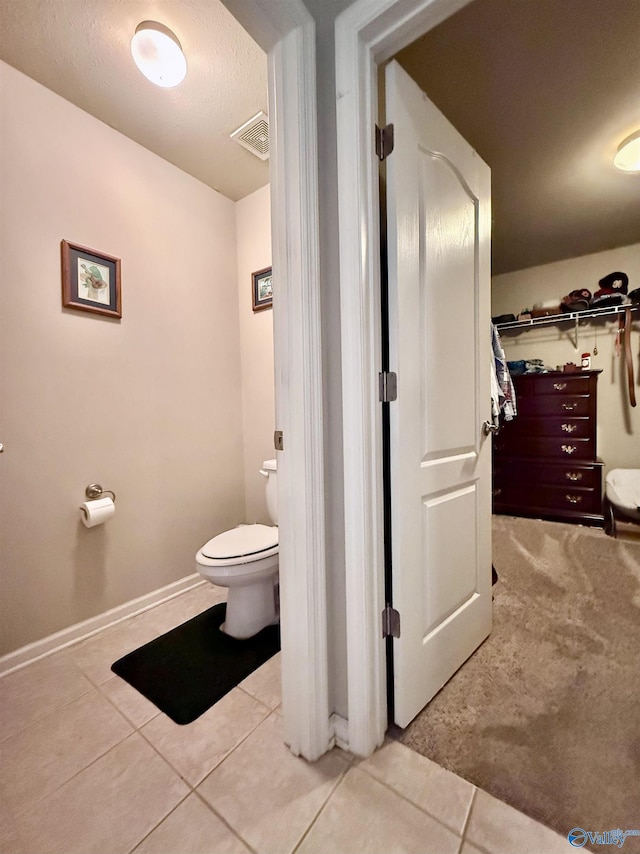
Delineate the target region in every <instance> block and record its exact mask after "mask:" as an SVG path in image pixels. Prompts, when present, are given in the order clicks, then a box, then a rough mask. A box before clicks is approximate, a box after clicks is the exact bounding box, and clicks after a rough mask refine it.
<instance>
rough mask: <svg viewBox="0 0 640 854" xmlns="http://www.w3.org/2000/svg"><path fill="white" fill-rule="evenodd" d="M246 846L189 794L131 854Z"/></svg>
mask: <svg viewBox="0 0 640 854" xmlns="http://www.w3.org/2000/svg"><path fill="white" fill-rule="evenodd" d="M250 850H251V849H249V848H247V846H246V845H244V843H242V842H241V841H240V840H239V839H238V837H237V836H235V835H234V834H233V833H232V832H231V831H230V830H229V828H228V827H227V826H226V825H225V824H224V822H222V821H220V819H219V818H218V817H217V816H216V815H214V814H213V812H212V811H211V810H210V809H209V807H208V806H206V805H205V804H204V803H203V802H202V801H201V800H200V798H199V797H198V796H197V795H189V797H188V798H187V799H186V800H185V801H183V802H182V803H181V804H179V805H178V806H177V807H176V809H175V810H174V811H173V812H172V813H171V814H170V815H168V816H167V818H165V820H164V821H163V822H162V823H161V824H159V825H158V827H156V829H155V830H154V831H153V832H152V833H151V834H149V836H147V838H146V839H145V840H144V841H143V842H141V843H140V845H138V847H137V848H136V849H135V851H134V852H133V854H187V852H188V854H250Z"/></svg>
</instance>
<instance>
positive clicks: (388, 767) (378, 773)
mask: <svg viewBox="0 0 640 854" xmlns="http://www.w3.org/2000/svg"><path fill="white" fill-rule="evenodd" d="M359 767H360V769H361V770H362V771H366V772H367V773H368V774H371V776H373V777H375V778H376V779H377V780H380V781H381V782H382V783H386V784H387V785H388V786H391V788H393V789H395V790H396V792H399V793H400V794H401V795H403V796H404V797H405V798H407V800H410V801H411V802H412V803H414V804H415V805H416V806H417V807H420V809H422V810H425V811H426V812H428V813H430V815H432V816H434V818H436V819H438V821H440V822H442V823H443V824H446V825H447V827H450V828H451V830H453V831H454V833H458V834H461V833H462V830H463V828H464V824H465V821H466V819H467V815H468V813H469V807H470V805H471V799H472V798H473V791H474V786H473V785H472V784H471V783H468V782H467V781H466V780H463V779H462V777H458V776H457V775H456V774H452V773H451V771H447V770H446V769H445V768H442V767H440V765H436V763H435V762H432V761H431V760H430V759H427V758H426V757H424V756H421V755H420V754H419V753H416V752H415V751H413V750H410V749H409V748H408V747H405V745H404V744H400V743H399V742H397V741H389V742H387V743H386V744H385V745H383V747H382V748H381V749H380V750H377V751H376V752H375V753H374V754H373V756H371V757H370V758H369V759H366V760H365V761H363V762H362V763H360V765H359Z"/></svg>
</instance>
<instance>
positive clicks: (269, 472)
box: [196, 460, 278, 639]
mask: <svg viewBox="0 0 640 854" xmlns="http://www.w3.org/2000/svg"><path fill="white" fill-rule="evenodd" d="M260 474H261V475H262V476H263V477H264V478H266V481H267V482H266V488H267V509H268V511H269V516H270V518H271V521H272V522H273V523H274V524H273V526H271V525H238V527H237V528H232V529H231V530H230V531H224V532H223V533H222V534H218V535H217V536H216V537H213V538H212V539H211V540H208V541H207V542H206V543H205V544H204V545H203V546H202V548H201V549H199V550H198V552H197V554H196V569H197V571H198V572H199V573H200V575H202V576H203V577H204V578H206V579H207V581H210V582H211V583H212V584H216V585H218V587H227V588H228V589H229V594H228V596H227V614H226V619H225V622H224V623H223V624H222V626H221V627H220V628H221V630H222V631H223V632H225V634H227V635H230V636H231V637H234V638H239V639H243V638H250V637H252V636H253V635H255V634H257V633H258V632H259V631H260V630H261V629H263V628H264V627H265V626H269V625H273V624H274V623H277V622H278V609H277V604H276V595H277V594H276V588H277V584H278V527H277V522H278V508H277V485H276V461H275V460H265V462H264V463H263V464H262V468H261V469H260Z"/></svg>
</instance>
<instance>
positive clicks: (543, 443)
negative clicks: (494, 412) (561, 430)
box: [494, 432, 595, 460]
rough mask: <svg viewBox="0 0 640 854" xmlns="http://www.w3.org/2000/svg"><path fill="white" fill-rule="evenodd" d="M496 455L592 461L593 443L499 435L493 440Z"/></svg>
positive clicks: (586, 440) (588, 441)
mask: <svg viewBox="0 0 640 854" xmlns="http://www.w3.org/2000/svg"><path fill="white" fill-rule="evenodd" d="M494 442H495V444H494V448H495V450H496V452H497V453H498V454H503V453H506V454H511V455H513V456H520V457H555V458H556V459H569V460H593V459H594V458H595V453H594V451H595V443H594V441H593V439H574V438H573V436H571V437H569V436H567V438H566V439H564V438H561V437H558V438H555V439H554V438H547V437H537V436H536V437H533V436H527V437H524V438H523V437H522V436H520V435H519V434H517V433H514V434H513V435H510V434H509V433H508V432H505V433H499V434H498V435H497V436H496V438H495V440H494Z"/></svg>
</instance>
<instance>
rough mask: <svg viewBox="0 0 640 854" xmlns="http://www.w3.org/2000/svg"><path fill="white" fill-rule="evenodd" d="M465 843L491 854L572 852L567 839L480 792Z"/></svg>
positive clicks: (554, 853)
mask: <svg viewBox="0 0 640 854" xmlns="http://www.w3.org/2000/svg"><path fill="white" fill-rule="evenodd" d="M569 829H570V828H567V831H568V830H569ZM465 840H467V841H468V842H470V843H473V844H475V845H477V846H479V847H480V848H484V849H485V850H486V851H490V852H491V854H514V852H517V854H541V852H544V854H556V852H557V854H567V851H570V850H571V846H570V845H569V843H568V841H567V838H566V836H560V834H558V833H556V832H555V831H553V830H550V829H549V828H548V827H545V826H544V825H543V824H540V823H539V822H537V821H534V820H533V819H532V818H529V817H528V816H526V815H524V814H523V813H521V812H518V810H515V809H513V807H510V806H508V804H505V803H503V802H502V801H499V800H498V799H497V798H494V797H492V796H491V795H489V794H487V793H486V792H483V791H482V790H480V789H479V790H478V791H477V792H476V796H475V800H474V802H473V807H472V808H471V818H470V820H469V825H468V827H467V831H466V834H465Z"/></svg>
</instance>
